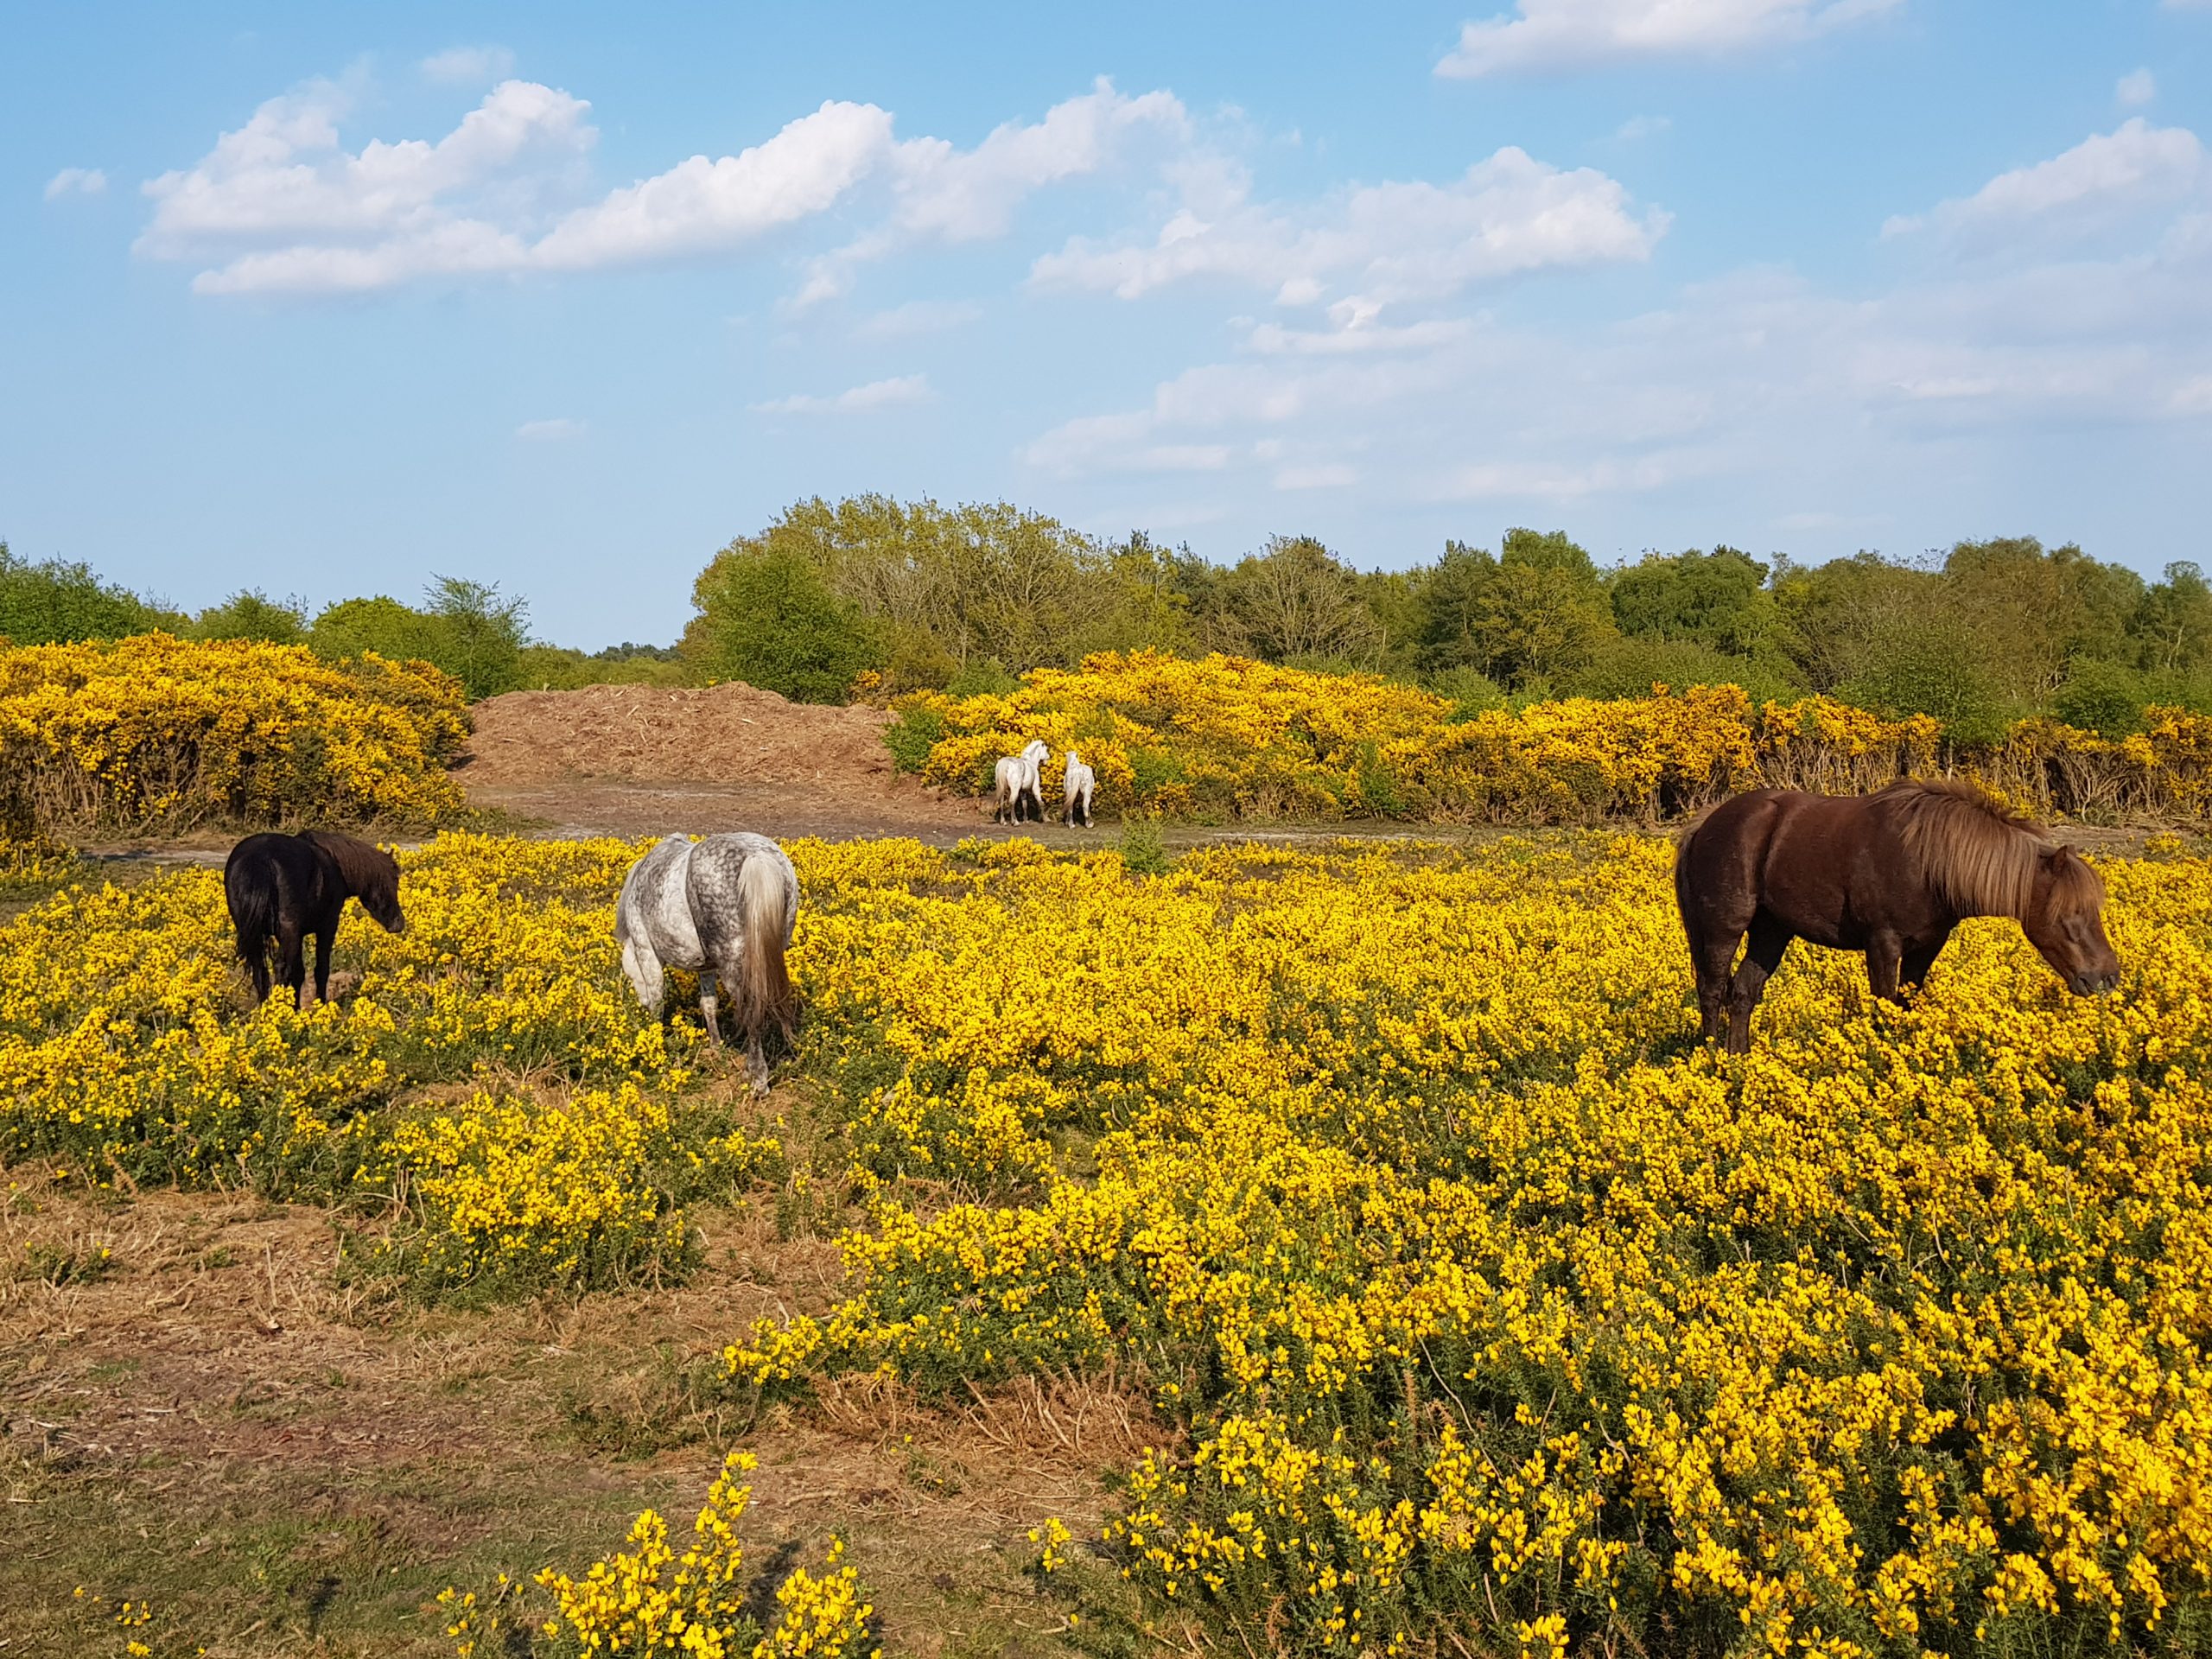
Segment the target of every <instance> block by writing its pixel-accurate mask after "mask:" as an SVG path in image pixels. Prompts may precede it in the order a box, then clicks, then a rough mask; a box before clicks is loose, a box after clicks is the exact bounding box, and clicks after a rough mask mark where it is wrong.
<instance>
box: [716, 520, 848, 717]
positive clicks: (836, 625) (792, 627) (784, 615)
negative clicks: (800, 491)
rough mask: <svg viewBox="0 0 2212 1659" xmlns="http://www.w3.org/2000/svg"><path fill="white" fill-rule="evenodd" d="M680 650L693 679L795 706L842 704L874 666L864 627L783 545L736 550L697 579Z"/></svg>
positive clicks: (810, 566)
mask: <svg viewBox="0 0 2212 1659" xmlns="http://www.w3.org/2000/svg"><path fill="white" fill-rule="evenodd" d="M691 601H692V603H693V605H695V606H696V607H697V609H698V614H697V615H696V616H695V617H694V618H692V620H691V623H690V626H689V627H687V628H685V629H684V631H683V645H682V647H681V649H682V650H683V653H684V655H685V657H686V658H688V659H689V660H690V662H691V664H693V665H694V667H695V668H696V670H697V671H699V672H701V673H702V674H705V675H708V676H710V677H714V678H716V679H725V680H742V681H743V682H745V683H747V685H757V686H759V687H760V688H761V689H762V690H767V691H774V692H777V693H779V694H780V695H781V696H786V697H789V698H791V700H792V701H793V702H843V701H844V700H845V697H846V696H847V695H848V693H849V690H850V689H851V687H852V683H853V680H854V677H855V676H857V675H858V674H859V673H860V671H861V670H862V669H864V668H869V667H873V666H874V664H875V663H876V662H877V661H878V660H879V653H878V650H877V643H876V641H875V639H874V638H873V636H872V631H871V629H870V627H869V626H868V619H867V618H866V617H864V616H863V615H862V614H861V612H860V609H859V607H857V606H855V605H854V604H853V603H852V602H851V601H849V600H846V599H844V598H842V597H841V596H840V595H839V594H836V592H835V591H833V590H832V588H830V586H829V582H827V581H826V580H824V578H823V575H822V573H821V571H820V570H819V569H817V566H816V565H815V563H814V562H813V560H812V559H810V558H809V557H808V556H807V555H806V553H805V552H804V551H803V550H800V549H798V548H794V547H791V546H790V545H788V544H786V545H784V546H776V545H773V544H770V545H766V546H738V547H733V548H731V549H729V550H725V551H724V552H722V553H721V554H720V555H718V556H716V557H715V562H714V563H712V564H710V565H709V566H708V567H707V569H705V570H704V571H703V572H702V573H701V575H700V577H699V580H698V582H696V584H695V585H694V587H693V588H692V593H691Z"/></svg>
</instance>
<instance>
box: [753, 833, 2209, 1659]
mask: <svg viewBox="0 0 2212 1659" xmlns="http://www.w3.org/2000/svg"><path fill="white" fill-rule="evenodd" d="M797 850H798V861H799V863H800V868H801V871H802V874H803V877H804V880H805V881H806V884H807V888H808V894H809V904H810V911H809V918H810V919H809V923H808V925H807V928H806V930H805V931H804V936H803V938H804V950H803V952H802V953H801V955H800V957H799V962H800V963H801V978H802V982H803V983H804V988H805V990H806V993H807V995H808V997H809V1000H810V1007H811V1008H812V1009H813V1010H814V1016H813V1030H814V1032H815V1033H816V1035H815V1037H814V1039H813V1040H814V1041H815V1042H817V1044H818V1045H819V1046H820V1048H819V1052H818V1054H817V1058H818V1059H819V1060H820V1061H821V1062H822V1063H823V1065H824V1067H825V1070H826V1072H827V1075H829V1076H830V1077H834V1078H837V1079H840V1080H842V1084H843V1085H844V1093H845V1097H846V1099H847V1102H848V1106H849V1110H850V1112H851V1113H852V1115H853V1117H854V1119H855V1122H856V1124H858V1125H859V1126H860V1128H861V1131H862V1132H861V1135H859V1137H858V1139H859V1141H860V1143H861V1147H862V1148H863V1155H864V1156H865V1157H866V1158H868V1160H871V1161H872V1163H873V1165H874V1167H875V1169H876V1170H877V1171H878V1172H879V1173H880V1174H883V1175H895V1174H897V1173H899V1172H900V1171H902V1170H904V1171H909V1172H920V1173H927V1174H929V1175H930V1176H931V1178H933V1179H936V1180H940V1181H942V1180H948V1179H949V1180H950V1181H952V1182H953V1183H955V1186H956V1191H957V1190H958V1189H959V1188H961V1187H964V1188H965V1189H966V1190H967V1191H969V1192H970V1193H972V1194H974V1195H975V1198H976V1199H977V1200H978V1201H976V1202H970V1203H962V1204H955V1205H952V1206H951V1207H950V1208H944V1209H941V1210H940V1211H938V1212H937V1213H934V1214H932V1215H926V1216H925V1215H924V1214H920V1213H917V1212H915V1211H912V1210H910V1209H908V1208H906V1206H905V1205H901V1204H899V1203H898V1202H896V1201H894V1198H893V1196H892V1194H893V1192H894V1191H895V1189H893V1188H890V1187H882V1188H880V1189H878V1190H877V1192H876V1193H875V1196H874V1199H873V1200H872V1202H873V1206H874V1223H873V1225H872V1226H871V1228H870V1229H869V1230H868V1231H866V1232H862V1233H856V1234H854V1235H851V1236H848V1237H847V1238H846V1239H845V1240H844V1241H843V1249H844V1252H845V1256H846V1261H847V1266H848V1273H849V1294H848V1296H847V1298H846V1300H843V1301H842V1302H841V1303H839V1304H838V1305H836V1306H834V1307H833V1308H831V1309H830V1310H829V1312H828V1313H826V1314H824V1315H823V1316H821V1317H819V1318H807V1319H797V1320H794V1321H792V1322H791V1323H789V1324H787V1325H760V1326H759V1327H756V1328H755V1330H754V1331H753V1332H752V1333H751V1334H750V1335H749V1336H747V1337H746V1338H742V1339H741V1340H740V1341H737V1342H735V1343H734V1344H732V1345H731V1346H730V1348H729V1350H728V1353H727V1355H726V1359H727V1363H728V1370H729V1373H730V1376H731V1378H732V1381H733V1383H734V1384H735V1385H738V1386H741V1387H744V1388H748V1389H749V1388H753V1387H756V1386H757V1387H762V1388H766V1389H780V1388H790V1387H793V1386H803V1385H804V1380H805V1379H806V1378H807V1377H808V1376H811V1375H814V1374H816V1373H817V1372H820V1371H823V1370H835V1369H846V1368H860V1369H873V1368H877V1367H882V1368H887V1369H888V1370H893V1371H894V1372H897V1373H899V1374H901V1375H903V1376H906V1377H908V1378H910V1379H912V1381H913V1382H915V1383H918V1384H919V1385H921V1386H924V1387H944V1388H947V1389H954V1390H961V1389H963V1388H964V1385H965V1384H966V1383H969V1382H974V1383H978V1384H980V1383H984V1382H986V1381H987V1380H988V1379H990V1378H992V1377H995V1376H1006V1375H1008V1374H1010V1373H1013V1372H1014V1371H1018V1370H1024V1369H1035V1370H1046V1369H1052V1370H1057V1369H1059V1368H1065V1367H1076V1368H1080V1367H1083V1366H1085V1365H1089V1364H1093V1363H1100V1362H1103V1361H1104V1360H1105V1359H1106V1358H1107V1357H1109V1356H1113V1357H1116V1358H1118V1359H1121V1360H1123V1361H1126V1360H1127V1359H1128V1358H1130V1357H1135V1358H1137V1359H1139V1360H1141V1362H1142V1363H1145V1364H1147V1366H1148V1367H1149V1368H1150V1370H1151V1372H1152V1375H1153V1376H1154V1378H1155V1379H1156V1381H1157V1383H1158V1386H1159V1389H1160V1402H1161V1405H1162V1407H1163V1408H1164V1409H1166V1410H1167V1411H1168V1412H1170V1413H1171V1414H1174V1415H1176V1416H1177V1417H1179V1419H1181V1420H1182V1421H1184V1422H1185V1423H1186V1424H1187V1426H1188V1427H1189V1429H1190V1432H1191V1436H1192V1451H1191V1452H1190V1453H1189V1454H1188V1455H1187V1456H1185V1457H1182V1458H1178V1459H1170V1458H1167V1457H1165V1456H1154V1457H1151V1458H1149V1459H1147V1460H1146V1461H1145V1462H1144V1463H1143V1464H1142V1465H1141V1466H1139V1467H1138V1468H1137V1469H1136V1470H1135V1471H1134V1472H1133V1474H1132V1477H1131V1478H1130V1480H1129V1483H1128V1486H1127V1488H1126V1491H1125V1494H1124V1498H1125V1507H1124V1509H1123V1510H1122V1513H1121V1515H1120V1516H1119V1517H1118V1518H1117V1519H1116V1521H1115V1522H1113V1524H1112V1525H1111V1526H1110V1527H1109V1536H1110V1538H1111V1540H1112V1541H1114V1542H1115V1544H1116V1546H1118V1548H1120V1549H1121V1550H1122V1552H1123V1557H1124V1560H1126V1562H1127V1570H1128V1573H1129V1574H1130V1575H1131V1576H1132V1577H1134V1578H1135V1580H1138V1581H1139V1582H1140V1583H1141V1585H1142V1586H1145V1588H1146V1589H1147V1591H1148V1592H1151V1593H1152V1594H1154V1595H1155V1596H1157V1597H1159V1598H1160V1599H1163V1600H1165V1601H1166V1602H1168V1603H1171V1604H1189V1605H1193V1606H1195V1607H1198V1608H1202V1609H1206V1610H1210V1611H1211V1614H1212V1615H1213V1616H1215V1617H1217V1618H1221V1619H1224V1620H1226V1621H1229V1622H1231V1623H1236V1624H1241V1625H1243V1628H1244V1629H1245V1630H1247V1631H1248V1632H1256V1631H1257V1630H1262V1629H1264V1630H1267V1631H1268V1632H1269V1634H1270V1637H1271V1638H1272V1639H1273V1640H1274V1641H1275V1642H1276V1643H1277V1644H1278V1645H1283V1646H1293V1647H1299V1648H1304V1649H1314V1650H1321V1651H1339V1652H1347V1653H1351V1652H1378V1653H1382V1652H1392V1651H1414V1650H1419V1651H1429V1650H1443V1644H1442V1643H1440V1640H1439V1638H1438V1634H1437V1632H1438V1630H1439V1628H1440V1624H1449V1626H1450V1627H1451V1628H1452V1629H1454V1630H1457V1631H1458V1632H1459V1633H1460V1634H1461V1635H1462V1636H1463V1637H1465V1645H1466V1646H1467V1647H1468V1648H1469V1649H1470V1650H1476V1651H1493V1650H1494V1651H1503V1652H1509V1653H1510V1652H1516V1651H1528V1652H1530V1653H1555V1652H1560V1651H1566V1650H1570V1649H1572V1650H1582V1649H1584V1648H1585V1646H1586V1645H1587V1646H1588V1647H1589V1648H1590V1649H1591V1650H1604V1649H1608V1648H1612V1649H1617V1650H1623V1651H1637V1650H1646V1651H1656V1650H1659V1649H1662V1648H1663V1649H1665V1650H1668V1651H1714V1652H1719V1651H1724V1650H1726V1651H1741V1652H1751V1651H1757V1652H1770V1653H1775V1654H1784V1653H1808V1654H1813V1653H1817V1654H1822V1655H1831V1656H1844V1655H1849V1654H1875V1653H1890V1652H1920V1651H1934V1652H1953V1653H1959V1652H1967V1651H1974V1652H1990V1653H2005V1652H2019V1653H2027V1652H2031V1651H2032V1652H2044V1651H2050V1650H2053V1649H2069V1650H2070V1649H2073V1648H2075V1647H2076V1646H2078V1645H2088V1646H2100V1647H2101V1646H2103V1645H2105V1644H2107V1643H2120V1644H2121V1645H2126V1644H2130V1643H2133V1644H2145V1643H2147V1644H2149V1645H2152V1646H2157V1645H2159V1644H2162V1643H2163V1644H2168V1645H2172V1646H2174V1647H2176V1648H2177V1650H2179V1649H2187V1648H2189V1647H2190V1645H2191V1644H2196V1643H2202V1642H2204V1641H2205V1640H2206V1639H2207V1638H2208V1637H2212V1607H2208V1601H2207V1592H2208V1589H2209V1588H2212V1586H2208V1583H2207V1575H2208V1568H2212V1364H2208V1360H2207V1343H2208V1339H2212V1288H2208V1287H2212V1219H2208V1215H2209V1214H2212V1212H2208V1209H2207V1205H2206V1202H2205V1200H2206V1196H2207V1194H2206V1192H2205V1183H2206V1180H2207V1178H2208V1173H2212V1172H2208V1169H2207V1162H2206V1159H2207V1154H2206V1153H2205V1150H2204V1149H2205V1147H2206V1146H2207V1145H2208V1144H2212V1140H2209V1139H2208V1130H2212V1097H2208V1084H2207V1082H2206V1079H2207V1078H2209V1077H2212V994H2208V991H2207V987H2208V986H2212V872H2208V870H2207V868H2206V867H2205V865H2204V864H2203V863H2202V861H2198V860H2194V859H2188V858H2181V857H2176V856H2172V855H2162V856H2160V857H2158V858H2156V859H2152V860H2148V861H2134V862H2119V863H2112V864H2108V865H2107V866H2106V869H2105V874H2106V876H2107V880H2108V882H2109V883H2110V887H2111V893H2112V899H2111V906H2110V909H2109V911H2108V912H2107V920H2108V925H2109V926H2110V928H2111V931H2112V933H2113V938H2114V942H2115V944H2116V945H2117V946H2118V948H2119V950H2120V954H2121V956H2122V957H2123V959H2124V961H2125V962H2126V964H2127V973H2126V980H2125V982H2124V983H2123V985H2122V988H2121V989H2120V992H2119V993H2118V994H2116V995H2113V996H2112V997H2110V998H2107V999H2103V1000H2100V1001H2077V1000H2074V999H2070V998H2069V997H2068V996H2067V995H2065V994H2064V993H2063V990H2062V989H2061V988H2060V987H2059V985H2058V984H2057V982H2056V980H2055V979H2054V978H2053V977H2052V976H2051V975H2050V972H2049V970H2048V969H2046V968H2045V967H2044V965H2043V964H2042V963H2041V961H2040V959H2039V958H2037V956H2036V955H2035V953H2034V951H2033V950H2031V948H2030V947H2029V946H2028V945H2027V944H2025V942H2024V940H2023V938H2021V936H2020V933H2019V931H2018V928H2017V927H2015V926H2013V925H2011V924H2005V923H1993V922H1978V923H1969V924H1968V925H1966V926H1965V927H1964V928H1962V929H1961V932H1960V934H1959V936H1958V938H1957V940H1956V941H1955V944H1954V945H1953V947H1952V949H1951V950H1950V951H1949V952H1948V953H1947V955H1946V957H1944V959H1943V960H1942V963H1939V964H1938V967H1937V969H1936V973H1935V976H1934V977H1933V979H1932V981H1931V982H1930V985H1929V989H1928V991H1927V993H1926V995H1924V996H1923V998H1922V999H1921V1000H1920V1001H1918V1002H1917V1003H1916V1005H1915V1006H1914V1007H1911V1008H1910V1009H1909V1010H1904V1011H1897V1010H1892V1009H1890V1008H1888V1007H1878V1006H1876V1005H1874V1004H1872V1002H1871V1001H1870V1000H1869V998H1868V997H1867V995H1866V989H1865V982H1864V977H1863V971H1862V969H1861V967H1860V964H1859V962H1858V959H1857V958H1856V957H1846V956H1843V955H1840V954H1839V953H1827V952H1816V951H1812V950H1806V949H1804V948H1802V947H1801V948H1800V951H1799V953H1797V954H1796V955H1794V956H1793V957H1792V958H1791V959H1790V960H1789V962H1788V963H1786V964H1785V966H1784V969H1783V972H1782V973H1780V974H1779V975H1778V976H1777V977H1776V979H1775V981H1774V982H1773V983H1772V985H1771V986H1770V989H1769V993H1768V999H1767V1002H1766V1005H1765V1007H1764V1009H1763V1011H1762V1014H1761V1016H1760V1021H1761V1023H1760V1038H1761V1041H1760V1046H1759V1048H1758V1051H1757V1052H1755V1053H1753V1054H1752V1055H1751V1056H1749V1057H1747V1058H1742V1059H1728V1058H1722V1057H1720V1056H1718V1055H1716V1054H1714V1053H1712V1052H1707V1051H1706V1050H1704V1049H1702V1048H1700V1047H1699V1046H1697V1045H1696V1044H1695V1043H1694V1030H1695V1020H1694V1010H1693V1008H1692V1007H1691V1006H1690V999H1689V975H1688V964H1687V960H1686V953H1685V951H1684V950H1683V947H1682V944H1681V938H1680V933H1679V926H1678V924H1677V922H1676V919H1675V915H1674V912H1673V906H1672V897H1671V892H1670V887H1669V849H1667V848H1666V847H1665V846H1664V845H1663V843H1659V842H1653V841H1648V840H1643V839H1638V838H1632V837H1615V836H1600V835H1594V834H1593V835H1587V836H1582V837H1579V838H1567V839H1563V840H1554V841H1549V842H1529V841H1512V840H1509V841H1505V842H1499V843H1497V844H1496V845H1494V846H1491V847H1488V848H1484V849H1479V850H1468V849H1459V850H1446V849H1427V850H1425V851H1424V850H1421V849H1392V850H1390V851H1387V852H1386V851H1380V850H1374V849H1366V850H1360V849H1354V848H1352V847H1351V846H1349V845H1347V846H1346V847H1344V848H1342V849H1338V850H1335V851H1332V852H1325V853H1320V854H1301V853H1292V852H1287V851H1282V850H1280V849H1258V848H1250V849H1221V850H1213V851H1208V852H1203V853H1198V854H1193V855H1187V856H1186V857H1185V858H1184V859H1183V860H1182V861H1181V862H1180V864H1179V868H1176V869H1175V870H1174V871H1173V873H1172V874H1170V875H1168V876H1166V877H1164V878H1158V879H1154V880H1143V881H1139V880H1132V879H1130V878H1128V876H1126V875H1125V874H1122V871H1121V869H1120V868H1119V865H1118V861H1117V860H1116V858H1115V857H1114V856H1113V855H1096V856H1092V857H1089V858H1085V859H1058V860H1053V861H1043V862H1038V861H1007V862H1004V863H1001V864H1000V865H999V866H997V867H995V868H976V867H970V866H966V865H963V864H962V863H960V862H958V861H955V860H951V859H947V858H944V857H942V856H941V855H935V854H931V853H930V852H928V851H927V850H926V849H920V848H918V847H912V846H902V845H897V844H889V845H883V846H880V847H860V846H852V847H834V848H823V847H802V848H800V849H797ZM1071 1136H1074V1137H1076V1139H1075V1140H1074V1141H1071V1140H1070V1139H1069V1137H1071ZM1077 1145H1080V1146H1081V1147H1082V1148H1083V1157H1084V1163H1085V1165H1086V1166H1088V1168H1089V1169H1095V1173H1085V1175H1084V1178H1082V1179H1076V1178H1073V1177H1071V1176H1070V1175H1067V1174H1064V1173H1059V1171H1060V1170H1061V1168H1062V1167H1063V1166H1064V1164H1065V1160H1066V1156H1067V1154H1068V1152H1069V1151H1070V1150H1071V1148H1072V1147H1076V1146H1077ZM994 1199H995V1200H996V1201H995V1202H994V1201H993V1200H994ZM1453 1650H1456V1649H1453Z"/></svg>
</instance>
